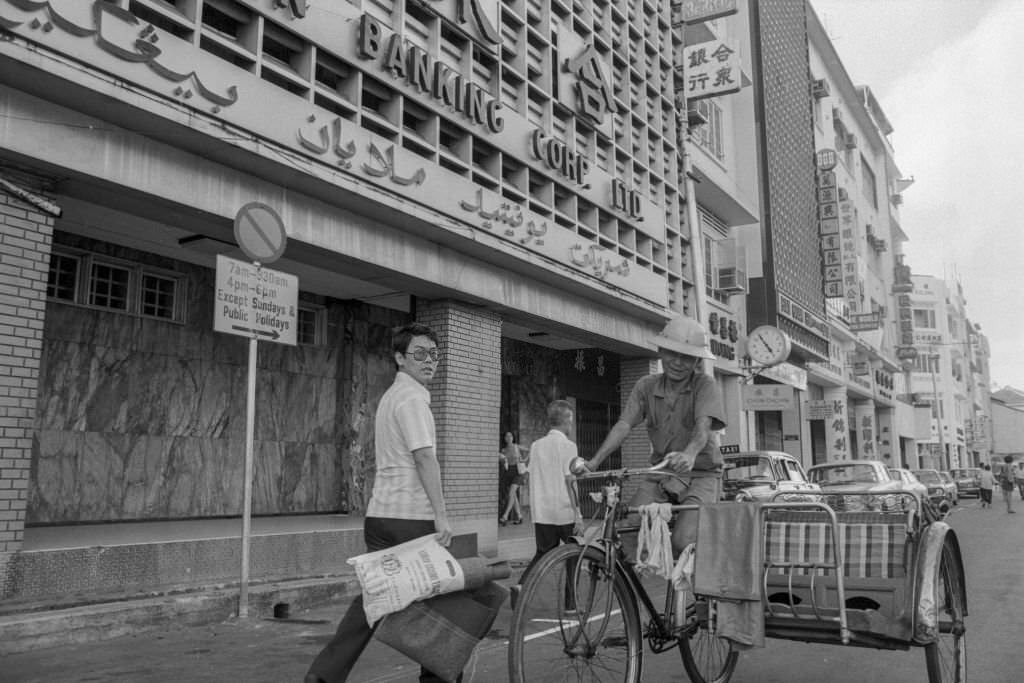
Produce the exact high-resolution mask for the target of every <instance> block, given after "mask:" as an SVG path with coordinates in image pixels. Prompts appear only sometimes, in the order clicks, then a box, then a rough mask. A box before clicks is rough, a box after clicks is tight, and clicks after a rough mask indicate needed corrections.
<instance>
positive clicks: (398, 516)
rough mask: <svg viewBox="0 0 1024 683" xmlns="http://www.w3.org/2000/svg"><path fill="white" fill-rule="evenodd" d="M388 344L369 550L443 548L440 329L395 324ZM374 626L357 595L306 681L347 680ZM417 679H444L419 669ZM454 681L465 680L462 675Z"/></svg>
mask: <svg viewBox="0 0 1024 683" xmlns="http://www.w3.org/2000/svg"><path fill="white" fill-rule="evenodd" d="M391 346H392V352H393V356H394V360H395V365H396V366H397V368H398V372H397V374H396V375H395V381H394V383H393V384H392V385H391V387H390V388H389V389H388V390H387V391H386V392H384V395H383V396H382V397H381V399H380V403H379V404H378V406H377V415H376V422H375V424H374V438H375V449H376V452H375V458H376V465H377V473H376V477H375V479H374V482H373V494H372V496H371V498H370V503H369V505H368V506H367V508H366V520H365V521H364V523H363V538H364V540H365V541H366V549H367V551H369V552H372V551H375V550H383V549H384V548H390V547H392V546H395V545H399V544H400V543H404V542H406V541H411V540H413V539H415V538H419V537H421V536H426V535H427V534H430V533H436V534H437V540H438V542H440V543H441V544H442V545H445V546H447V545H449V544H450V543H451V540H452V528H451V524H449V522H448V513H447V511H446V509H445V502H444V496H443V494H442V491H441V468H440V466H439V465H438V462H437V453H436V446H437V441H436V436H435V426H434V415H433V413H432V412H431V410H430V392H429V391H427V387H426V385H427V383H428V382H429V381H430V380H431V379H432V378H433V377H434V373H435V372H436V371H437V363H438V361H439V359H440V357H441V352H440V350H439V349H438V341H437V334H436V333H435V332H434V331H433V330H431V329H430V328H429V327H427V326H425V325H420V324H416V323H413V324H409V325H405V326H403V327H399V328H396V329H395V330H394V332H393V335H392V344H391ZM375 630H376V626H372V627H371V626H370V625H369V624H367V623H366V612H365V611H364V609H363V598H362V596H361V595H360V596H357V597H356V598H355V599H354V600H353V601H352V604H351V605H350V606H349V608H348V611H347V612H346V613H345V616H343V617H342V618H341V622H340V623H339V624H338V630H337V631H336V632H335V634H334V637H333V638H332V639H331V641H330V642H329V643H327V645H325V646H324V649H323V650H321V651H320V654H318V655H317V656H316V659H314V660H313V663H312V664H311V665H310V667H309V673H307V674H306V678H305V683H342V682H343V681H345V680H346V679H347V678H348V675H349V673H350V672H351V671H352V667H353V666H355V663H356V661H357V660H358V659H359V656H360V655H361V654H362V653H363V650H365V649H366V646H367V645H368V644H369V642H370V638H372V637H373V633H374V631H375ZM419 680H420V681H421V682H422V683H426V682H427V681H430V682H433V681H442V680H444V679H442V678H440V677H438V676H436V675H434V674H433V673H432V672H430V671H427V670H425V669H423V670H421V672H420V679H419ZM457 680H458V681H461V680H462V676H461V674H460V675H459V677H458V679H457Z"/></svg>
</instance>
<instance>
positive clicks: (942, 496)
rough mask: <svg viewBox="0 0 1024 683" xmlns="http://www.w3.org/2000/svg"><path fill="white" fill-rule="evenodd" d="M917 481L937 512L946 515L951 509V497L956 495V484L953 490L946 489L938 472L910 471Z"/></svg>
mask: <svg viewBox="0 0 1024 683" xmlns="http://www.w3.org/2000/svg"><path fill="white" fill-rule="evenodd" d="M911 472H913V474H914V476H915V477H917V480H918V481H919V482H921V483H922V484H924V485H925V488H926V489H927V495H928V499H929V500H931V501H932V504H933V505H935V507H937V508H938V509H939V512H941V513H942V514H946V513H948V512H949V511H950V509H951V508H952V507H953V496H954V495H955V494H956V484H953V490H952V491H950V489H949V488H948V487H947V485H946V483H945V482H944V481H943V480H942V473H941V472H939V471H938V470H911Z"/></svg>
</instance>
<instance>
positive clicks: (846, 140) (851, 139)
mask: <svg viewBox="0 0 1024 683" xmlns="http://www.w3.org/2000/svg"><path fill="white" fill-rule="evenodd" d="M856 146H857V136H856V135H854V134H853V133H847V134H846V135H845V136H843V147H844V148H845V149H853V148H854V147H856Z"/></svg>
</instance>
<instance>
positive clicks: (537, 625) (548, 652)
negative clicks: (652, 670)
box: [508, 544, 643, 683]
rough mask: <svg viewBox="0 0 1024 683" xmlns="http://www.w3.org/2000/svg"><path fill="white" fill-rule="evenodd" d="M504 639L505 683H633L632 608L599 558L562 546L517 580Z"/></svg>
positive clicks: (636, 651)
mask: <svg viewBox="0 0 1024 683" xmlns="http://www.w3.org/2000/svg"><path fill="white" fill-rule="evenodd" d="M525 579H526V580H525V581H524V583H523V587H522V590H521V592H520V597H519V600H518V601H517V604H516V607H515V611H514V612H513V614H512V626H511V627H510V635H509V657H508V665H509V680H510V681H511V683H538V682H539V683H555V682H558V683H562V682H568V681H576V682H579V683H583V682H590V681H607V682H608V683H639V682H640V676H641V667H642V663H643V640H642V638H641V636H642V634H641V630H640V616H639V612H638V609H637V604H636V600H635V598H634V597H633V593H632V592H631V591H630V588H629V586H628V584H627V583H626V581H625V579H624V578H623V577H622V576H621V575H619V574H617V573H616V574H612V575H609V574H608V572H607V571H606V568H605V558H604V553H603V552H601V551H599V550H598V549H596V548H586V549H585V550H584V549H581V548H580V547H579V546H577V545H574V544H566V545H562V546H559V547H557V548H555V549H554V550H551V551H549V552H547V553H546V554H545V555H544V556H543V557H542V558H541V559H540V561H539V562H538V563H537V564H536V565H534V567H533V568H532V569H530V571H529V572H528V574H527V576H526V577H525Z"/></svg>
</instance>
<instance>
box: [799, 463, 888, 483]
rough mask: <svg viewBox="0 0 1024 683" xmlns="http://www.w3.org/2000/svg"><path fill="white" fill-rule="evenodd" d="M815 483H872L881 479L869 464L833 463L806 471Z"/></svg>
mask: <svg viewBox="0 0 1024 683" xmlns="http://www.w3.org/2000/svg"><path fill="white" fill-rule="evenodd" d="M807 475H808V476H809V477H810V479H811V481H813V482H814V483H816V484H822V485H827V484H874V483H876V482H879V481H881V478H880V477H879V476H878V470H876V469H875V468H874V467H872V466H871V465H834V466H830V467H820V468H814V469H812V470H811V471H810V472H808V473H807Z"/></svg>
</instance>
